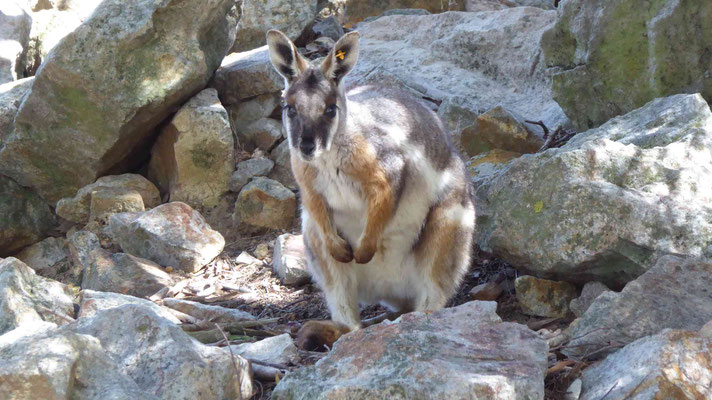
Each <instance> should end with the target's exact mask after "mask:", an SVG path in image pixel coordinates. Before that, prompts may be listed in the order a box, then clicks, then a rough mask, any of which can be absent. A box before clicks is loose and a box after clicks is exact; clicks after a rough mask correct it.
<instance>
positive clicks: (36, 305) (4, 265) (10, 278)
mask: <svg viewBox="0 0 712 400" xmlns="http://www.w3.org/2000/svg"><path fill="white" fill-rule="evenodd" d="M73 297H74V296H73V294H72V291H71V289H69V287H67V286H66V285H63V284H61V283H59V282H55V281H52V280H49V279H46V278H43V277H41V276H38V275H36V274H35V271H33V270H32V268H30V267H28V266H27V265H25V264H24V263H23V262H22V261H20V260H18V259H16V258H12V257H10V258H5V259H0V335H2V334H4V333H6V332H8V331H11V330H13V329H15V328H17V327H18V326H20V325H22V324H26V323H36V322H42V321H47V322H51V323H54V324H58V325H62V324H66V323H68V322H72V321H73V320H74V302H73Z"/></svg>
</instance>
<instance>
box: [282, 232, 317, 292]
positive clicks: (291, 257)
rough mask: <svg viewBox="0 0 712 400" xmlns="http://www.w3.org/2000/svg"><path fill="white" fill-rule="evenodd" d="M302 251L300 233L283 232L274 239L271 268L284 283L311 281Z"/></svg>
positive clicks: (297, 284)
mask: <svg viewBox="0 0 712 400" xmlns="http://www.w3.org/2000/svg"><path fill="white" fill-rule="evenodd" d="M304 251H305V250H304V240H303V239H302V235H292V234H289V233H285V234H284V235H280V236H279V237H278V238H277V239H276V240H275V244H274V255H273V257H272V269H273V270H274V273H275V274H276V275H277V276H278V277H279V279H281V280H282V283H284V284H285V285H290V286H299V285H304V284H307V283H309V282H310V281H311V275H310V274H309V271H308V270H307V260H306V256H305V253H304Z"/></svg>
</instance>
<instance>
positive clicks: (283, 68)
mask: <svg viewBox="0 0 712 400" xmlns="http://www.w3.org/2000/svg"><path fill="white" fill-rule="evenodd" d="M279 72H281V73H282V75H284V76H294V70H293V69H292V68H289V67H288V66H286V65H280V66H279Z"/></svg>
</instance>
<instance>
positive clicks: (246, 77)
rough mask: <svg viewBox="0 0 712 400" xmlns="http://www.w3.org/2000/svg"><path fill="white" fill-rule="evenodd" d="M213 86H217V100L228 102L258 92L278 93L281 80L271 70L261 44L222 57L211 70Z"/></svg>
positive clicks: (267, 54) (242, 98)
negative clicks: (213, 75)
mask: <svg viewBox="0 0 712 400" xmlns="http://www.w3.org/2000/svg"><path fill="white" fill-rule="evenodd" d="M213 87H214V88H215V89H217V91H218V96H220V101H221V102H222V103H223V104H225V105H231V104H236V103H239V102H241V101H243V100H246V99H250V98H252V97H255V96H258V95H261V94H267V93H274V92H279V91H281V90H282V89H283V88H284V79H283V78H282V77H281V76H280V75H279V74H278V73H277V71H275V70H274V67H273V66H272V63H271V62H270V60H269V51H268V50H267V46H262V47H259V48H257V49H254V50H250V51H244V52H242V53H233V54H230V55H229V56H227V57H225V59H223V61H222V64H221V65H220V68H218V70H217V71H215V78H214V80H213Z"/></svg>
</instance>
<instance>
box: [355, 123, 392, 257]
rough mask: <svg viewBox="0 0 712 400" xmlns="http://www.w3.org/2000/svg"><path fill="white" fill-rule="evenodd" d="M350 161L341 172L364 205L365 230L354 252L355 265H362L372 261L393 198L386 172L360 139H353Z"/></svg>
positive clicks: (372, 150) (389, 215)
mask: <svg viewBox="0 0 712 400" xmlns="http://www.w3.org/2000/svg"><path fill="white" fill-rule="evenodd" d="M349 161H350V162H349V163H348V165H349V166H350V168H349V169H347V170H344V173H346V174H348V175H350V176H352V177H353V178H354V179H356V180H357V181H358V182H360V183H361V189H362V190H363V193H364V195H365V196H366V202H367V217H366V218H367V219H366V228H365V229H364V231H363V235H362V236H361V243H359V246H358V248H357V249H356V251H354V259H355V260H356V262H357V263H359V264H365V263H367V262H369V261H371V259H372V258H373V255H374V254H375V253H376V250H377V246H378V243H379V241H380V239H381V234H382V233H383V229H385V227H386V225H387V224H388V221H389V220H390V218H391V217H392V215H393V208H394V205H395V198H394V196H393V189H392V188H391V185H390V183H389V182H388V177H387V176H386V171H385V170H384V169H383V167H382V166H381V164H380V163H379V162H378V158H377V157H376V152H375V151H374V149H373V147H372V146H371V145H369V144H368V142H366V139H365V138H364V137H363V136H361V135H356V136H354V142H353V150H352V151H351V157H350V159H349Z"/></svg>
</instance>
